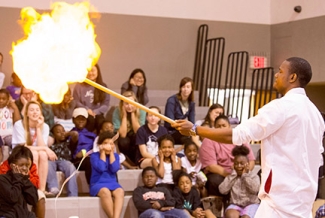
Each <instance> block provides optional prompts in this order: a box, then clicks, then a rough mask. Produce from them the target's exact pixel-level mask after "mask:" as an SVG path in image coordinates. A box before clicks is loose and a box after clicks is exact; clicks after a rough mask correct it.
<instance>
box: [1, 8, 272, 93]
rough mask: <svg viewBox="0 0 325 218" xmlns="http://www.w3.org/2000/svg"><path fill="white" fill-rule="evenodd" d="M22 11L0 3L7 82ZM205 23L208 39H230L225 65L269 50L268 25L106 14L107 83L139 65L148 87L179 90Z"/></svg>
mask: <svg viewBox="0 0 325 218" xmlns="http://www.w3.org/2000/svg"><path fill="white" fill-rule="evenodd" d="M19 13H20V9H13V8H3V7H2V8H1V7H0V27H1V30H2V34H1V37H0V51H1V52H2V53H3V54H4V56H5V57H4V58H5V60H4V66H3V70H4V71H5V73H6V74H7V78H6V85H8V84H9V75H10V73H11V72H12V62H11V57H10V56H9V51H10V49H11V43H12V42H13V41H16V40H17V39H19V38H21V37H22V35H21V34H22V32H21V30H20V27H19V26H18V24H17V20H18V19H19ZM204 23H206V24H208V25H209V29H210V32H209V38H211V37H221V36H222V37H225V38H226V47H225V48H226V49H225V60H224V65H225V63H226V57H227V55H228V54H229V52H232V51H248V52H268V53H269V52H270V26H269V25H260V24H245V23H232V22H217V21H206V22H205V21H200V20H188V19H177V18H158V17H145V16H130V15H114V14H102V15H101V18H100V20H99V21H98V22H95V25H96V33H97V35H98V37H97V41H98V43H99V45H100V46H101V48H102V56H101V58H100V60H99V64H100V67H101V71H102V73H103V75H104V80H105V82H106V83H107V85H108V86H109V87H110V88H113V89H118V88H120V86H121V84H122V83H123V82H124V81H126V80H127V78H128V76H129V74H130V73H131V71H132V70H133V69H134V68H137V67H140V68H143V70H144V71H145V73H146V75H147V81H148V83H147V85H148V87H149V89H156V90H158V89H161V90H175V89H178V85H179V81H180V80H181V78H183V77H184V76H190V77H192V75H193V68H194V56H195V47H196V38H197V30H198V27H199V26H200V25H201V24H204ZM223 69H224V70H226V67H224V68H223ZM249 81H250V80H249Z"/></svg>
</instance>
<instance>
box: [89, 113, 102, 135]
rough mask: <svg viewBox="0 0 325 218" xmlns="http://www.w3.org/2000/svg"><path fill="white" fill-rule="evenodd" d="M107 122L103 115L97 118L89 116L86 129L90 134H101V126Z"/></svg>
mask: <svg viewBox="0 0 325 218" xmlns="http://www.w3.org/2000/svg"><path fill="white" fill-rule="evenodd" d="M104 120H105V117H104V115H103V114H98V115H96V116H95V117H93V116H91V115H89V116H88V118H87V125H86V128H87V129H88V131H89V132H94V130H96V131H97V133H99V130H100V128H101V125H102V124H103V122H104Z"/></svg>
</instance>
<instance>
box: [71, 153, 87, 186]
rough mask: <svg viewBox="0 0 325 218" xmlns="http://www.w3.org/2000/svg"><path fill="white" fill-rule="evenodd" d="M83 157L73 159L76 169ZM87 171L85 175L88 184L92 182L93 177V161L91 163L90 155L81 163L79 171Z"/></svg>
mask: <svg viewBox="0 0 325 218" xmlns="http://www.w3.org/2000/svg"><path fill="white" fill-rule="evenodd" d="M80 161H81V158H76V159H74V160H73V161H72V163H73V164H74V166H75V167H76V169H77V168H78V166H79V164H80ZM82 170H83V171H85V176H86V180H87V183H88V185H89V184H90V177H91V163H90V157H89V156H88V157H86V158H85V159H84V160H83V162H82V164H81V165H80V168H79V171H82Z"/></svg>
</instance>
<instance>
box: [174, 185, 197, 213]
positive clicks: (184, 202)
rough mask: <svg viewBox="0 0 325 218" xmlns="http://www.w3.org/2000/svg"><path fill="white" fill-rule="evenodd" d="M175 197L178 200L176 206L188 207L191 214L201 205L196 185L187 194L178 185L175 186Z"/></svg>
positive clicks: (180, 207)
mask: <svg viewBox="0 0 325 218" xmlns="http://www.w3.org/2000/svg"><path fill="white" fill-rule="evenodd" d="M173 197H174V199H175V201H176V205H175V208H177V209H186V210H187V211H188V212H189V213H190V214H192V213H193V211H194V210H195V209H196V208H198V207H201V199H200V195H199V192H198V190H196V188H194V187H192V188H191V191H190V192H189V193H187V194H184V193H182V192H181V190H180V189H179V188H178V187H175V188H174V191H173Z"/></svg>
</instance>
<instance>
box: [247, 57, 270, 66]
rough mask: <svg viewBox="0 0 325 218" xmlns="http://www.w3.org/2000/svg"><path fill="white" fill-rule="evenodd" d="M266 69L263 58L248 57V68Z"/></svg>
mask: <svg viewBox="0 0 325 218" xmlns="http://www.w3.org/2000/svg"><path fill="white" fill-rule="evenodd" d="M264 67H267V58H266V57H264V56H251V57H250V68H252V69H257V68H264Z"/></svg>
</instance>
